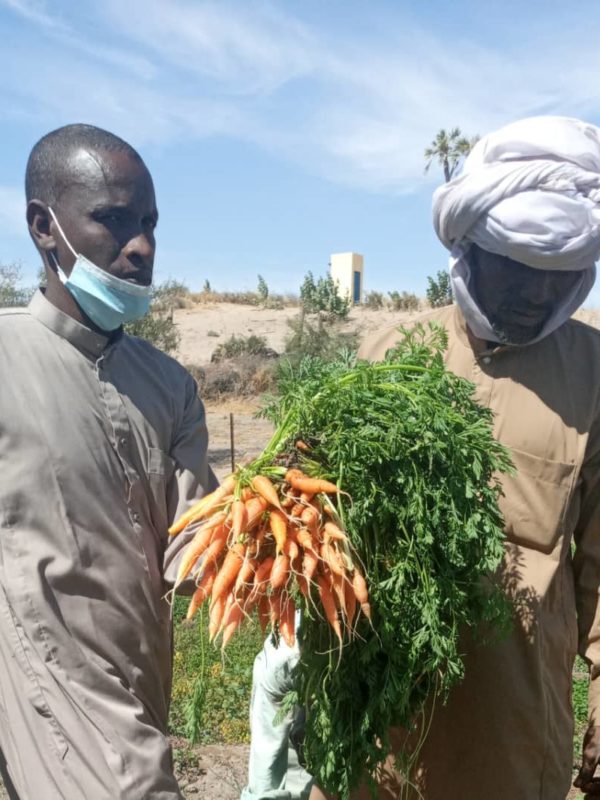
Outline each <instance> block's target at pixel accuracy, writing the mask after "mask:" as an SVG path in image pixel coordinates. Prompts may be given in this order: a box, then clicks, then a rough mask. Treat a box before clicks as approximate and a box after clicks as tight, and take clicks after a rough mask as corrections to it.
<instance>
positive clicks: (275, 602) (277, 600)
mask: <svg viewBox="0 0 600 800" xmlns="http://www.w3.org/2000/svg"><path fill="white" fill-rule="evenodd" d="M280 617H281V593H280V592H274V593H273V594H271V595H269V618H270V620H271V625H272V627H275V624H276V623H277V622H279V618H280Z"/></svg>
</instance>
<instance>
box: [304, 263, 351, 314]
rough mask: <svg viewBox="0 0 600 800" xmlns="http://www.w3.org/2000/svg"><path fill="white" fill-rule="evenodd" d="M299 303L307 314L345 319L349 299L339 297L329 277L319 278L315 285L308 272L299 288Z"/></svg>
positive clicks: (310, 273)
mask: <svg viewBox="0 0 600 800" xmlns="http://www.w3.org/2000/svg"><path fill="white" fill-rule="evenodd" d="M300 301H301V303H302V306H303V308H304V309H305V311H306V312H307V313H308V314H318V313H319V312H325V313H326V314H329V315H330V316H334V317H339V318H340V319H345V318H346V317H347V316H348V312H349V311H350V298H348V297H341V295H340V293H339V289H338V285H337V283H335V281H334V280H333V278H332V277H331V275H327V276H326V277H325V278H319V280H318V281H317V282H316V283H315V279H314V277H313V274H312V272H308V273H307V274H306V276H305V278H304V281H303V282H302V286H301V287H300Z"/></svg>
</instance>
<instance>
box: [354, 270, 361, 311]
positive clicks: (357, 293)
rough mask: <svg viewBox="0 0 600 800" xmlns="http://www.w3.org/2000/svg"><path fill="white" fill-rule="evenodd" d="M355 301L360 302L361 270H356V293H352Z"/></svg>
mask: <svg viewBox="0 0 600 800" xmlns="http://www.w3.org/2000/svg"><path fill="white" fill-rule="evenodd" d="M352 300H353V302H354V303H360V272H357V271H356V270H355V271H354V293H353V295H352Z"/></svg>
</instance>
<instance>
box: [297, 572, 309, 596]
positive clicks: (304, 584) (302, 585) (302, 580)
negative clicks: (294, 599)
mask: <svg viewBox="0 0 600 800" xmlns="http://www.w3.org/2000/svg"><path fill="white" fill-rule="evenodd" d="M296 583H297V584H298V588H299V589H300V591H301V592H302V594H303V595H304V597H306V599H307V600H310V587H309V584H308V581H307V580H306V577H305V576H304V575H300V574H297V575H296Z"/></svg>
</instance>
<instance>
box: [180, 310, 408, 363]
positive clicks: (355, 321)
mask: <svg viewBox="0 0 600 800" xmlns="http://www.w3.org/2000/svg"><path fill="white" fill-rule="evenodd" d="M298 314H299V309H298V308H294V307H290V308H283V309H276V310H271V309H266V308H259V307H257V306H243V305H237V304H233V303H218V304H214V305H198V306H196V307H194V308H193V309H179V310H177V311H175V314H174V318H175V322H176V323H177V327H178V328H179V331H180V333H181V345H180V347H179V352H178V354H177V355H178V358H179V360H180V361H181V362H182V363H183V364H205V363H206V362H208V361H210V357H211V355H212V353H213V351H214V349H215V348H216V347H217V346H218V345H219V344H220V343H221V342H224V341H226V340H227V339H229V337H230V336H250V335H252V334H254V335H255V336H264V338H265V339H266V340H267V344H268V346H269V347H271V348H272V349H273V350H275V351H276V352H277V353H282V352H283V350H284V345H285V338H286V336H287V334H288V333H289V327H288V324H287V321H288V320H289V319H294V318H295V317H297V316H298ZM412 316H414V315H412V314H409V313H407V312H391V311H386V310H382V311H371V310H369V309H366V308H357V309H354V310H352V311H351V313H350V315H349V316H348V319H347V320H346V322H345V323H344V325H343V328H342V329H343V330H347V331H350V330H354V329H356V328H358V330H359V331H360V335H361V337H363V336H366V335H367V334H368V333H369V332H371V331H374V330H377V329H378V328H383V327H386V326H388V325H399V324H400V323H401V322H403V321H405V320H408V319H410V318H411V317H412Z"/></svg>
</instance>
